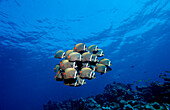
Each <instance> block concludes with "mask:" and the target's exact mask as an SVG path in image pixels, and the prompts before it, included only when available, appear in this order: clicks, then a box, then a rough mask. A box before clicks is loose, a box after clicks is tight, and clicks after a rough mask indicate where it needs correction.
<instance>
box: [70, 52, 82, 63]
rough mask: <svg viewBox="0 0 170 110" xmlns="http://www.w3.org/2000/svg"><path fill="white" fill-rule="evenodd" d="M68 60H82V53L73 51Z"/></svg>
mask: <svg viewBox="0 0 170 110" xmlns="http://www.w3.org/2000/svg"><path fill="white" fill-rule="evenodd" d="M68 60H69V61H70V62H75V61H81V54H80V53H78V52H72V53H70V54H69V55H68Z"/></svg>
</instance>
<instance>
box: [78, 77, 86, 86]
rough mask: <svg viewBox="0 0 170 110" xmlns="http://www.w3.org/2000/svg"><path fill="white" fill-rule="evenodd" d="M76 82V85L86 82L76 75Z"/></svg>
mask: <svg viewBox="0 0 170 110" xmlns="http://www.w3.org/2000/svg"><path fill="white" fill-rule="evenodd" d="M77 82H78V86H81V85H84V84H86V81H85V79H82V78H81V77H79V76H77Z"/></svg>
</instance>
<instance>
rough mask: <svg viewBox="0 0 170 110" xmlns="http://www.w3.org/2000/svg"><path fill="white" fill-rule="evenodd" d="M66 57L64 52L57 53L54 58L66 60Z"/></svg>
mask: <svg viewBox="0 0 170 110" xmlns="http://www.w3.org/2000/svg"><path fill="white" fill-rule="evenodd" d="M64 57H65V52H64V51H63V50H59V51H57V52H56V53H55V56H54V58H59V59H61V58H64Z"/></svg>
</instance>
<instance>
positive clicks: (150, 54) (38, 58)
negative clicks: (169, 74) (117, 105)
mask: <svg viewBox="0 0 170 110" xmlns="http://www.w3.org/2000/svg"><path fill="white" fill-rule="evenodd" d="M77 43H85V44H86V45H87V46H90V45H92V44H96V45H98V47H99V48H102V49H103V50H104V54H105V57H106V58H109V59H110V60H111V61H112V66H111V67H112V71H110V72H108V73H107V74H104V75H102V76H100V75H99V76H98V77H97V78H96V79H93V80H90V81H87V84H86V85H83V86H81V87H69V86H65V85H63V83H62V82H56V81H55V79H54V76H55V73H54V71H53V68H54V67H55V65H56V64H57V63H58V62H59V60H57V59H54V54H55V52H56V51H57V50H60V49H62V50H64V51H66V50H68V49H72V48H73V47H74V45H75V44H77ZM132 67H133V68H132ZM167 70H170V1H169V0H0V75H1V76H0V110H42V109H43V104H45V103H47V102H48V100H52V101H62V100H66V99H70V98H80V97H86V96H91V95H96V94H99V93H102V92H103V89H104V87H105V86H106V85H107V84H109V83H112V82H113V81H117V82H122V83H132V82H133V81H137V80H140V79H143V80H145V79H148V78H150V79H151V81H156V80H158V81H162V80H161V79H159V78H158V75H159V73H160V72H164V71H167Z"/></svg>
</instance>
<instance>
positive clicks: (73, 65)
mask: <svg viewBox="0 0 170 110" xmlns="http://www.w3.org/2000/svg"><path fill="white" fill-rule="evenodd" d="M60 65H61V66H60V67H61V69H62V70H65V69H67V68H76V62H69V60H62V62H60Z"/></svg>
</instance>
